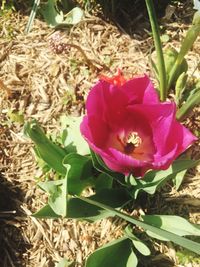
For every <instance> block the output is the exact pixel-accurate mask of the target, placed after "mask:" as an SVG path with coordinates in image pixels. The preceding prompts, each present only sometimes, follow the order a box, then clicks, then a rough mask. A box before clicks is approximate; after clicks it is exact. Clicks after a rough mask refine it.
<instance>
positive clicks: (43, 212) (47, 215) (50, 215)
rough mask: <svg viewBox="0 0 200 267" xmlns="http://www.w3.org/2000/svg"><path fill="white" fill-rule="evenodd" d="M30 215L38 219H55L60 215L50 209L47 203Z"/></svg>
mask: <svg viewBox="0 0 200 267" xmlns="http://www.w3.org/2000/svg"><path fill="white" fill-rule="evenodd" d="M32 216H33V217H35V218H38V219H57V218H59V217H60V216H59V215H58V214H56V213H55V212H54V211H53V210H52V208H51V207H50V206H49V204H47V205H46V206H44V207H42V208H41V209H40V210H39V211H37V212H35V213H34V214H32Z"/></svg>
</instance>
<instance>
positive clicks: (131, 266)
mask: <svg viewBox="0 0 200 267" xmlns="http://www.w3.org/2000/svg"><path fill="white" fill-rule="evenodd" d="M137 263H138V260H137V257H136V255H135V254H134V252H133V251H132V247H131V242H130V241H129V240H128V239H126V238H124V237H122V238H119V239H117V240H115V241H112V242H109V243H108V244H106V245H104V246H103V247H101V248H99V249H97V250H96V251H95V252H94V253H92V254H91V255H90V256H89V257H88V259H87V261H86V266H85V267H111V266H115V267H122V266H123V267H136V266H137Z"/></svg>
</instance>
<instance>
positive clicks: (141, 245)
mask: <svg viewBox="0 0 200 267" xmlns="http://www.w3.org/2000/svg"><path fill="white" fill-rule="evenodd" d="M124 233H125V236H126V237H127V238H129V239H130V240H131V241H132V243H133V245H134V247H135V248H136V249H137V250H138V251H139V252H140V253H141V254H143V255H144V256H149V255H150V254H151V251H150V249H149V248H148V247H147V246H146V245H145V244H144V243H143V242H142V241H141V240H140V239H139V238H137V237H136V236H135V235H134V234H133V233H132V231H131V228H130V225H129V226H127V227H126V228H125V232H124Z"/></svg>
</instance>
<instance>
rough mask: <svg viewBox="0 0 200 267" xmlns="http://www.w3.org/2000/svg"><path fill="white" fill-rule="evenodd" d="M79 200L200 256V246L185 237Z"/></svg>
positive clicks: (99, 204) (88, 200)
mask: <svg viewBox="0 0 200 267" xmlns="http://www.w3.org/2000/svg"><path fill="white" fill-rule="evenodd" d="M79 199H81V200H83V201H85V202H87V203H89V204H92V205H95V206H97V207H99V208H101V209H105V210H107V211H110V212H112V213H113V215H116V216H118V217H120V218H122V219H124V220H126V221H128V222H130V223H133V224H135V225H137V226H138V227H142V228H143V229H144V230H146V231H151V232H153V233H154V234H156V235H159V236H162V237H163V238H166V239H168V240H170V241H172V242H174V243H176V244H178V245H180V246H182V247H184V248H187V249H189V250H191V251H193V252H195V253H197V254H199V255H200V244H199V243H197V242H194V241H192V240H190V239H187V238H185V237H182V236H179V235H177V234H174V233H172V232H169V231H166V230H163V229H161V228H158V227H155V226H154V225H151V224H149V223H145V222H143V221H141V220H138V219H135V218H133V217H132V216H130V215H127V214H125V213H123V212H120V211H118V210H116V209H113V208H112V207H109V206H107V205H104V204H102V203H99V202H98V201H94V200H92V199H89V198H85V197H79Z"/></svg>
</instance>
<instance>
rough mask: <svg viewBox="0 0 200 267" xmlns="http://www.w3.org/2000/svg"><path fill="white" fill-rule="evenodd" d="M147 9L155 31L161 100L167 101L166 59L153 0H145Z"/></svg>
mask: <svg viewBox="0 0 200 267" xmlns="http://www.w3.org/2000/svg"><path fill="white" fill-rule="evenodd" d="M145 2H146V6H147V11H148V14H149V19H150V23H151V29H152V33H153V39H154V45H155V49H156V54H157V60H158V75H159V90H160V100H161V101H165V100H166V97H167V91H166V89H167V78H166V71H165V61H164V56H163V51H162V44H161V40H160V30H159V26H158V22H157V17H156V12H155V9H154V5H153V1H152V0H145Z"/></svg>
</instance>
